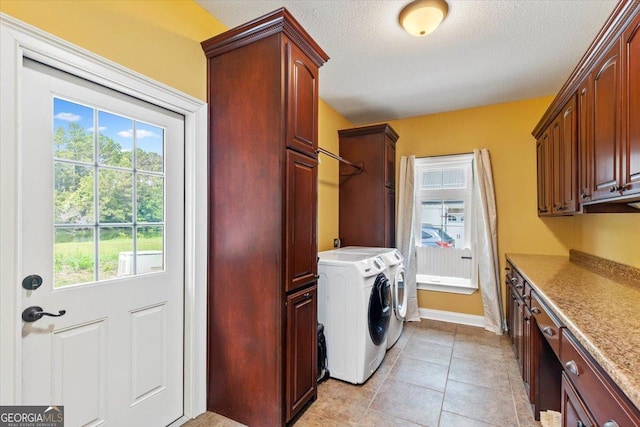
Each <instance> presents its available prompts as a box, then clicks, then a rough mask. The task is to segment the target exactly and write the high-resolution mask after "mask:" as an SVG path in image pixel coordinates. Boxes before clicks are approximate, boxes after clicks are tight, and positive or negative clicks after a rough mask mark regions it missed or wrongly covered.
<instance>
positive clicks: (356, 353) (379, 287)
mask: <svg viewBox="0 0 640 427" xmlns="http://www.w3.org/2000/svg"><path fill="white" fill-rule="evenodd" d="M318 258H319V260H318V273H319V276H320V277H319V279H318V321H319V322H320V323H322V324H323V325H324V328H325V329H324V334H325V339H326V343H327V361H328V363H327V365H328V366H327V367H328V369H329V373H330V376H331V377H333V378H337V379H340V380H343V381H347V382H350V383H353V384H362V383H364V382H365V381H366V380H367V379H368V378H369V377H370V376H371V375H372V374H373V373H374V372H375V371H376V369H378V366H380V363H382V360H383V359H384V355H385V353H386V350H387V330H388V327H389V321H390V319H391V317H392V311H393V309H392V307H391V301H392V296H391V283H390V282H389V279H388V278H387V275H386V272H387V266H386V264H385V263H384V261H383V260H382V258H381V257H379V256H375V255H371V254H356V253H345V252H340V251H325V252H320V253H318Z"/></svg>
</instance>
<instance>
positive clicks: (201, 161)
mask: <svg viewBox="0 0 640 427" xmlns="http://www.w3.org/2000/svg"><path fill="white" fill-rule="evenodd" d="M23 58H30V59H33V60H36V61H39V62H41V63H44V64H46V65H49V66H51V67H55V68H58V69H60V70H62V71H65V72H68V73H71V74H74V75H76V76H79V77H82V78H84V79H86V80H89V81H91V82H94V83H97V84H100V85H102V86H105V87H107V88H110V89H113V90H116V91H119V92H122V93H124V94H127V95H130V96H133V97H136V98H139V99H142V100H144V101H147V102H149V103H151V104H155V105H158V106H161V107H163V108H166V109H168V110H170V111H174V112H176V113H178V114H181V115H183V116H184V118H185V299H184V301H185V319H184V322H185V323H184V343H176V345H184V416H183V419H184V418H194V417H196V416H197V415H199V414H201V413H203V412H205V410H206V351H207V350H206V342H207V340H206V324H207V322H206V321H207V298H206V296H207V295H206V294H207V289H206V286H207V285H206V283H207V236H208V232H207V105H206V103H205V102H203V101H201V100H199V99H196V98H193V97H191V96H190V95H187V94H184V93H182V92H179V91H177V90H176V89H173V88H171V87H169V86H166V85H164V84H162V83H159V82H155V81H153V80H151V79H149V78H148V77H145V76H144V75H142V74H139V73H136V72H134V71H131V70H129V69H127V68H125V67H123V66H121V65H118V64H116V63H114V62H112V61H109V60H107V59H105V58H102V57H100V56H98V55H95V54H93V53H91V52H89V51H87V50H84V49H82V48H80V47H77V46H75V45H72V44H70V43H68V42H66V41H64V40H62V39H60V38H58V37H55V36H53V35H51V34H48V33H46V32H44V31H42V30H39V29H37V28H35V27H32V26H30V25H28V24H25V23H23V22H21V21H19V20H17V19H15V18H12V17H11V16H9V15H6V14H4V13H1V12H0V76H2V78H1V79H0V348H2V351H0V405H19V404H20V403H21V399H22V398H21V378H22V372H21V329H22V321H21V319H20V306H21V293H20V289H21V288H20V286H19V283H20V278H19V273H20V271H19V267H18V266H19V265H20V258H19V257H20V253H21V251H20V249H21V243H20V236H19V233H18V231H19V230H20V226H21V224H20V211H19V200H20V188H19V179H18V177H19V176H20V172H21V171H20V166H19V165H20V162H19V160H20V159H19V155H20V154H19V153H20V150H19V147H20V143H21V141H20V138H21V136H20V134H21V132H20V126H21V123H22V119H21V108H20V106H21V93H20V87H21V84H20V82H21V79H22V64H23Z"/></svg>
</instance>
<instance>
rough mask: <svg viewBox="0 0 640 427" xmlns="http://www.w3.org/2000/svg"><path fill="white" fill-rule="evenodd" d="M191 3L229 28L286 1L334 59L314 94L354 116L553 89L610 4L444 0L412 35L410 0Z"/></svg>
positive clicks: (428, 110)
mask: <svg viewBox="0 0 640 427" xmlns="http://www.w3.org/2000/svg"><path fill="white" fill-rule="evenodd" d="M196 1H197V2H198V3H199V4H200V5H202V6H203V7H204V8H205V9H206V10H208V11H209V12H210V13H211V14H212V15H213V16H215V17H216V18H217V19H218V20H220V21H221V22H222V23H223V24H224V25H226V26H227V27H228V28H232V27H236V26H238V25H240V24H243V23H245V22H247V21H250V20H252V19H254V18H257V17H258V16H261V15H263V14H265V13H268V12H270V11H272V10H274V9H277V8H280V7H282V6H284V7H286V8H287V9H288V10H289V11H290V12H291V13H292V14H293V16H294V17H295V18H296V19H297V20H298V21H299V22H300V23H301V24H302V26H303V27H304V28H305V29H306V30H307V32H309V34H310V35H311V36H312V37H313V38H314V40H315V41H316V42H317V43H318V44H319V45H320V46H321V47H322V49H323V50H324V51H325V52H327V54H328V55H329V56H330V57H331V59H330V60H329V62H327V63H326V64H325V65H324V66H323V67H322V68H321V70H320V97H321V98H322V99H324V100H325V101H326V102H327V103H328V104H329V105H331V106H332V107H333V108H334V109H335V110H336V111H338V112H339V113H340V114H342V115H343V116H345V117H346V118H347V119H349V120H350V121H351V122H353V123H355V124H362V123H372V122H379V121H387V120H392V119H398V118H406V117H413V116H419V115H423V114H433V113H437V112H443V111H452V110H459V109H464V108H470V107H476V106H481V105H490V104H496V103H501V102H508V101H514V100H520V99H527V98H534V97H538V96H545V95H554V94H555V93H557V92H558V91H559V89H560V87H561V86H562V84H563V83H564V81H565V80H566V79H567V78H568V77H569V74H570V73H571V71H572V70H573V68H574V67H575V66H576V65H577V63H578V61H579V60H580V58H581V57H582V55H583V54H584V52H585V51H586V49H587V48H588V47H589V44H590V43H591V42H592V41H593V39H594V38H595V36H596V34H597V33H598V31H599V30H600V28H601V27H602V25H603V24H604V22H605V20H606V18H607V17H608V16H609V14H610V13H611V11H612V10H613V8H614V7H615V5H616V1H615V0H498V1H494V0H450V1H449V2H448V3H449V15H448V16H447V18H446V19H445V20H444V22H443V23H442V25H441V26H440V27H439V28H438V29H437V30H436V31H435V32H433V33H432V34H430V35H428V36H426V37H413V36H410V35H409V34H407V33H406V32H405V31H404V30H403V29H402V28H401V27H400V25H399V24H398V14H399V13H400V10H401V9H402V8H403V7H404V6H405V5H406V4H408V3H409V0H406V1H381V0H361V1H340V0H324V1H320V0H316V1H314V0H297V1H295V0H287V1H282V0H281V1H272V0H242V1H227V0H196ZM212 35H213V34H212Z"/></svg>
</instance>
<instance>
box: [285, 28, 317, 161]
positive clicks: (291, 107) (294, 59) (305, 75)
mask: <svg viewBox="0 0 640 427" xmlns="http://www.w3.org/2000/svg"><path fill="white" fill-rule="evenodd" d="M285 46H286V49H287V55H286V56H287V63H288V73H287V76H286V77H287V117H288V120H287V136H286V139H287V146H288V147H290V148H293V149H294V150H298V151H300V152H303V153H306V154H309V155H311V156H313V157H315V156H316V149H317V148H318V67H316V66H315V65H314V64H313V62H311V60H309V58H308V57H307V56H306V55H305V54H304V53H303V52H302V51H301V50H300V49H299V48H298V47H297V46H296V45H294V44H293V43H291V42H289V41H288V40H287V41H286V42H285Z"/></svg>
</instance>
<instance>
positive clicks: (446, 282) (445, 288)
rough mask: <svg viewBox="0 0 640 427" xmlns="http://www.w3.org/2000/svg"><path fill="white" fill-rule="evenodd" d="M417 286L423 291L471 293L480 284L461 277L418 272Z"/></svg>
mask: <svg viewBox="0 0 640 427" xmlns="http://www.w3.org/2000/svg"><path fill="white" fill-rule="evenodd" d="M416 283H417V288H418V289H419V290H423V291H436V292H448V293H452V294H463V295H471V294H472V293H474V292H475V291H477V290H478V286H476V285H474V284H472V283H471V280H469V279H462V278H459V277H434V276H429V275H427V274H416Z"/></svg>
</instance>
